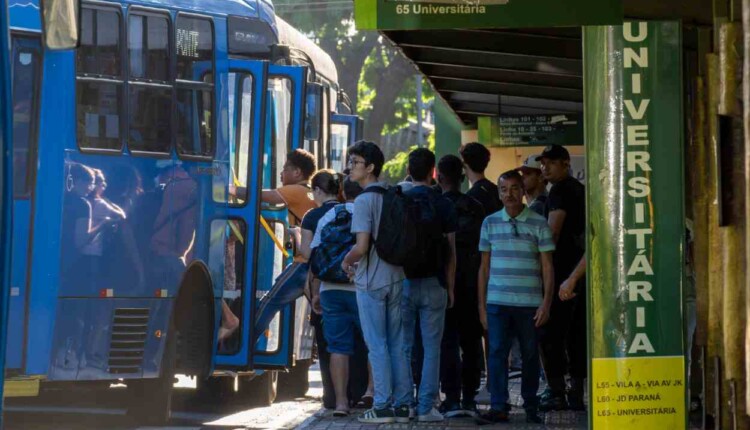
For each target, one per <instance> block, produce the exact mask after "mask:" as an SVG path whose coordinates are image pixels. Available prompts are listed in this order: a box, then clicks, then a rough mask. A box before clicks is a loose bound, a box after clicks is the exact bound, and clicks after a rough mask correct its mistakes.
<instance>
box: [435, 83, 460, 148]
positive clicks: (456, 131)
mask: <svg viewBox="0 0 750 430" xmlns="http://www.w3.org/2000/svg"><path fill="white" fill-rule="evenodd" d="M433 111H434V113H435V157H436V158H437V159H438V160H439V159H440V157H442V156H443V155H448V154H453V155H458V148H459V147H460V146H461V130H463V129H464V125H463V123H462V122H461V121H460V120H459V119H458V117H456V114H454V113H453V111H451V109H450V107H448V106H447V105H446V104H445V102H443V100H442V99H440V98H439V97H435V104H434V105H433Z"/></svg>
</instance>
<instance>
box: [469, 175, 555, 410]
mask: <svg viewBox="0 0 750 430" xmlns="http://www.w3.org/2000/svg"><path fill="white" fill-rule="evenodd" d="M498 185H499V188H500V196H501V198H502V200H503V204H504V206H505V207H504V209H502V210H501V211H499V212H497V213H495V214H492V215H490V216H488V217H487V218H486V219H485V220H484V223H483V224H482V231H481V235H480V240H479V251H481V252H482V263H481V267H480V270H479V282H478V285H477V289H478V294H479V317H480V320H481V321H482V325H483V326H484V328H485V329H486V330H487V331H488V338H489V344H490V353H489V360H488V364H487V366H488V368H489V369H488V370H489V372H488V373H489V378H490V381H489V383H488V385H489V387H490V402H491V404H490V411H489V412H487V413H486V414H484V415H482V421H484V422H505V421H508V412H507V411H506V403H507V402H508V354H509V353H510V348H511V344H512V339H513V338H514V337H517V338H518V341H519V344H520V346H521V356H522V359H523V369H522V373H521V396H522V397H523V401H524V409H525V410H526V421H527V422H531V423H541V418H539V416H538V415H537V409H538V407H539V399H538V397H537V395H536V392H537V390H538V389H539V352H538V348H537V329H539V327H541V326H542V325H544V324H545V323H546V322H547V320H548V319H549V313H550V307H551V305H552V296H553V291H554V269H553V266H552V252H553V251H554V250H555V244H554V242H553V240H552V232H551V230H550V228H549V226H548V225H547V220H545V219H544V217H543V216H541V215H539V214H537V213H535V212H534V211H532V210H531V209H529V208H528V207H526V206H524V204H523V202H522V198H523V179H522V178H521V175H520V174H519V173H518V172H517V171H515V170H511V171H508V172H505V173H503V174H502V175H501V176H500V179H499V180H498Z"/></svg>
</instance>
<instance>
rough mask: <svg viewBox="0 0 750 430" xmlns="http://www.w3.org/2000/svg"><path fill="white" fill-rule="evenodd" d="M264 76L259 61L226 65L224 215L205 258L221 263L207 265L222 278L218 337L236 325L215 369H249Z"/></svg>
mask: <svg viewBox="0 0 750 430" xmlns="http://www.w3.org/2000/svg"><path fill="white" fill-rule="evenodd" d="M267 76H268V63H267V62H265V61H249V60H230V61H229V75H228V79H227V88H228V89H227V94H228V101H227V103H226V106H227V111H228V112H227V113H228V115H227V117H228V120H229V138H228V148H227V154H228V160H229V165H228V166H227V172H228V175H227V177H228V183H221V184H220V186H218V187H215V189H214V193H218V194H219V196H218V197H219V198H217V199H216V200H217V201H222V200H223V197H224V192H225V191H224V190H227V191H228V193H227V195H226V200H227V203H228V207H227V212H226V214H227V215H226V216H227V217H226V219H225V218H218V219H214V220H213V221H212V224H211V246H210V251H209V253H210V256H209V260H210V259H211V258H212V256H213V258H214V259H219V261H221V262H220V263H219V264H211V266H212V267H217V268H220V269H219V270H218V272H219V273H217V275H216V276H217V279H223V282H222V283H221V284H222V285H223V288H222V299H223V300H222V311H221V313H222V317H221V321H222V323H221V328H220V329H219V336H222V335H223V334H224V333H222V331H223V330H226V326H228V325H229V323H230V321H231V322H234V323H237V322H238V326H237V328H235V329H234V330H233V333H232V334H231V335H229V336H226V335H225V336H224V338H223V339H222V340H220V341H219V343H218V345H217V351H216V356H215V360H214V363H215V364H216V368H217V369H232V370H250V369H252V365H253V362H252V360H253V347H252V345H253V341H252V339H253V338H254V324H253V323H254V318H253V315H254V312H255V303H256V301H255V297H256V288H257V286H258V279H257V276H256V273H257V270H263V268H262V266H261V265H260V264H259V259H258V256H259V254H260V253H261V250H262V249H263V244H264V243H265V239H266V237H267V232H266V230H265V229H264V227H263V225H262V223H260V222H259V211H260V191H261V189H262V187H261V181H262V180H263V175H262V169H263V168H262V166H263V163H264V162H265V159H264V153H263V142H264V139H265V134H266V131H265V128H266V120H265V119H266V114H265V111H266V97H265V93H266V81H267Z"/></svg>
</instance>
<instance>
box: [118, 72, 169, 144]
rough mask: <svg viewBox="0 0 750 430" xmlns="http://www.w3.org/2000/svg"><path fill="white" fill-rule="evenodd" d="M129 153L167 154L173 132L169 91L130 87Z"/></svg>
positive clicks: (149, 86)
mask: <svg viewBox="0 0 750 430" xmlns="http://www.w3.org/2000/svg"><path fill="white" fill-rule="evenodd" d="M129 99H130V111H129V117H130V134H129V136H128V147H129V148H130V150H131V151H147V152H162V153H168V152H169V148H170V140H171V132H172V127H171V124H172V88H171V87H170V86H166V85H159V86H157V85H136V84H135V83H133V82H131V84H130V94H129Z"/></svg>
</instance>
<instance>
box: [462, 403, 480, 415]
mask: <svg viewBox="0 0 750 430" xmlns="http://www.w3.org/2000/svg"><path fill="white" fill-rule="evenodd" d="M461 409H463V411H464V414H466V416H469V417H473V418H476V417H478V416H479V409H477V402H475V401H474V400H464V401H463V402H462V403H461Z"/></svg>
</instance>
